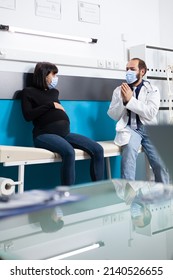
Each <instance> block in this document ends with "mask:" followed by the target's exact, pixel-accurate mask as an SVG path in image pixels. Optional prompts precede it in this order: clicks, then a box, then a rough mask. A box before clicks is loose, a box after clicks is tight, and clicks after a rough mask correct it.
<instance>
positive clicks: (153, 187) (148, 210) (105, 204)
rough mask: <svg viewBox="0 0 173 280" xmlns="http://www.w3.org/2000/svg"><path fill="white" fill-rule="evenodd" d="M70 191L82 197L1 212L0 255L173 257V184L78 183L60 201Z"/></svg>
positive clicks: (101, 257)
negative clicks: (6, 212) (6, 213)
mask: <svg viewBox="0 0 173 280" xmlns="http://www.w3.org/2000/svg"><path fill="white" fill-rule="evenodd" d="M65 193H66V194H67V193H68V196H69V197H71V198H73V197H79V199H74V200H73V201H66V202H65V203H56V204H55V203H53V204H49V207H47V206H46V205H48V204H47V203H49V202H47V201H46V202H45V203H43V204H42V207H41V208H39V207H36V208H34V207H32V206H30V207H29V208H26V209H25V211H18V212H17V213H15V212H14V210H15V209H13V208H12V209H10V210H9V211H8V215H4V217H3V215H2V213H5V211H4V209H1V210H0V211H1V217H0V257H1V259H30V260H32V259H33V260H35V259H54V258H55V259H69V260H72V259H73V260H92V259H93V260H94V259H96V260H99V259H102V260H109V259H111V260H114V259H118V260H122V259H125V260H136V259H138V260H143V259H145V260H146V259H148V260H152V259H155V260H157V259H165V260H167V259H173V246H172V243H173V241H172V240H173V203H172V201H173V200H172V199H173V186H172V185H163V184H161V183H155V182H142V181H135V182H132V181H126V180H118V179H115V180H110V181H109V180H108V181H101V182H97V183H88V184H83V185H76V186H75V187H71V188H69V189H68V190H67V191H66V192H64V193H62V194H61V196H60V197H59V200H58V201H61V202H62V200H63V196H65ZM2 203H3V202H1V205H2ZM4 203H6V204H7V205H8V202H4ZM28 209H30V210H28ZM14 213H15V214H14Z"/></svg>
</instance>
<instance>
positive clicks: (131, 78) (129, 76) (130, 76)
mask: <svg viewBox="0 0 173 280" xmlns="http://www.w3.org/2000/svg"><path fill="white" fill-rule="evenodd" d="M137 80H138V78H137V75H136V71H134V70H130V69H129V70H128V71H127V72H126V82H127V83H128V84H129V85H130V84H133V83H135V82H136V81H137Z"/></svg>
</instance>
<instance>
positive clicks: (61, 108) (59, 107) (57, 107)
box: [53, 102, 65, 112]
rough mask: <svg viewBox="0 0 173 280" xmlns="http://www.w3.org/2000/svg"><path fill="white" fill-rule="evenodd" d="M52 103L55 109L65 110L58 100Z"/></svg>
mask: <svg viewBox="0 0 173 280" xmlns="http://www.w3.org/2000/svg"><path fill="white" fill-rule="evenodd" d="M53 103H54V106H55V108H56V109H60V110H63V111H64V112H65V109H64V108H63V107H62V105H61V104H59V103H58V102H53Z"/></svg>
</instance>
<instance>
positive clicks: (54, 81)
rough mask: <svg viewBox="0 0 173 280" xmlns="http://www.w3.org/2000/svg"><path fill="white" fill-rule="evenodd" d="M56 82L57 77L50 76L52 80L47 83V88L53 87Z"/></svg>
mask: <svg viewBox="0 0 173 280" xmlns="http://www.w3.org/2000/svg"><path fill="white" fill-rule="evenodd" d="M57 84H58V77H57V76H55V77H52V81H51V83H49V84H48V88H49V89H52V88H55V87H56V86H57Z"/></svg>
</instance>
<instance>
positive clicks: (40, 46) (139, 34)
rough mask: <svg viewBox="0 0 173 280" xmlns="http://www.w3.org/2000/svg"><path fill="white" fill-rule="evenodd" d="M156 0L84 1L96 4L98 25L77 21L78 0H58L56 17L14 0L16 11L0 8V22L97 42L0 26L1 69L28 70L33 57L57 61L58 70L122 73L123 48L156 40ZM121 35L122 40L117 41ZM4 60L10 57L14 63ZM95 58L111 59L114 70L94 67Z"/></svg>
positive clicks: (32, 3)
mask: <svg viewBox="0 0 173 280" xmlns="http://www.w3.org/2000/svg"><path fill="white" fill-rule="evenodd" d="M158 1H159V0H153V1H150V0H146V1H145V4H144V2H143V1H141V0H132V1H129V0H122V1H115V0H89V1H88V2H89V3H93V4H100V24H92V23H86V22H80V21H78V1H77V0H70V1H69V0H61V10H62V15H61V19H60V20H57V19H51V18H46V17H40V16H36V15H35V1H34V0H30V1H28V0H16V9H15V10H10V9H5V8H0V24H4V25H10V26H16V27H23V28H29V29H35V30H41V31H49V32H53V33H54V32H55V33H61V34H70V35H77V36H88V37H93V38H98V43H97V44H84V43H78V42H69V41H64V40H58V39H50V38H49V39H48V38H41V37H36V36H30V35H22V34H11V33H8V32H4V31H0V51H2V52H3V53H5V55H4V58H3V57H2V56H1V59H3V60H4V61H3V60H1V66H0V70H2V69H6V70H7V71H8V70H9V71H10V69H11V67H13V65H14V67H13V68H15V69H17V71H20V70H21V71H23V70H24V71H27V70H29V69H31V68H32V67H33V66H34V65H35V62H36V61H39V60H47V61H48V60H49V61H53V62H55V63H57V64H59V65H62V66H61V67H60V69H61V71H62V72H64V71H65V72H68V71H70V72H71V70H72V69H73V72H76V74H77V75H78V74H80V75H85V74H86V75H91V76H104V77H115V76H116V77H117V78H123V77H124V73H123V72H122V71H119V70H121V69H124V67H125V63H126V49H128V48H129V47H130V46H133V45H137V44H143V43H146V44H150V45H159V44H160V30H159V28H160V25H159V2H158ZM167 1H168V0H167ZM170 1H171V0H170ZM85 2H86V1H85ZM153 11H154V12H153ZM122 34H123V36H124V37H123V39H125V41H122ZM7 59H8V60H11V59H12V60H13V59H14V60H15V64H14V63H13V64H12V62H11V61H10V62H9V61H6V60H7ZM17 60H19V61H20V60H23V61H24V63H21V62H16V61H17ZM98 60H102V61H103V64H104V62H105V60H108V61H112V62H113V63H114V64H113V68H114V69H111V70H110V69H106V70H105V69H98ZM25 61H27V63H26V62H25ZM29 61H31V63H29ZM67 64H69V65H76V66H77V65H79V66H80V68H78V67H73V68H71V66H70V68H69V70H68V67H65V68H64V66H63V65H67ZM82 66H83V67H82ZM115 68H117V69H118V71H117V69H115Z"/></svg>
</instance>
